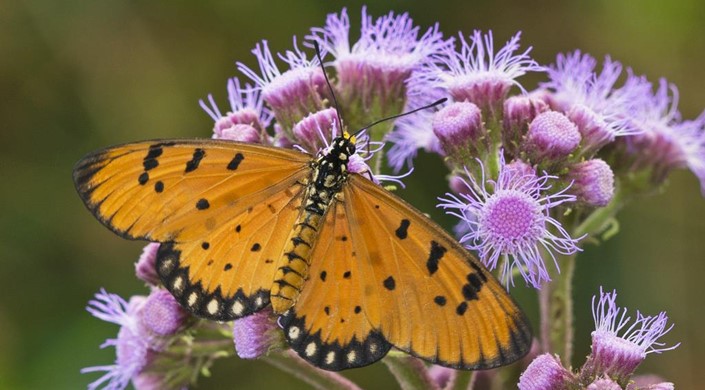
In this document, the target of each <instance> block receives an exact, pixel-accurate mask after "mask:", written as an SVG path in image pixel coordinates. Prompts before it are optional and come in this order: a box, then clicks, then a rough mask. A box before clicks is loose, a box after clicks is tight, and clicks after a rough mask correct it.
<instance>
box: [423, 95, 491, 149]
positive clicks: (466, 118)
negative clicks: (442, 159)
mask: <svg viewBox="0 0 705 390" xmlns="http://www.w3.org/2000/svg"><path fill="white" fill-rule="evenodd" d="M432 127H433V133H434V134H435V135H436V137H438V140H439V141H440V143H441V149H443V152H444V153H445V154H446V155H448V156H450V157H452V158H454V159H456V160H457V161H464V160H467V159H469V158H472V157H476V156H477V155H478V152H479V150H478V149H479V148H481V145H480V144H481V142H482V138H483V137H484V135H485V131H484V127H483V125H482V113H481V112H480V109H479V108H478V107H477V106H476V105H474V104H472V103H469V102H456V103H451V104H449V105H448V106H446V107H444V108H443V109H441V110H440V111H438V112H437V113H435V114H434V116H433V124H432Z"/></svg>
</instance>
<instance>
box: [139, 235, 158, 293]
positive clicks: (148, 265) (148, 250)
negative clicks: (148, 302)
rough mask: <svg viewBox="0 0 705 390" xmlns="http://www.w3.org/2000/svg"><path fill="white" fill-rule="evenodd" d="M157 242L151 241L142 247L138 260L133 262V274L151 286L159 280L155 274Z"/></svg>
mask: <svg viewBox="0 0 705 390" xmlns="http://www.w3.org/2000/svg"><path fill="white" fill-rule="evenodd" d="M159 245H160V244H159V243H158V242H151V243H149V244H147V245H145V247H144V248H143V249H142V254H141V255H140V258H139V260H137V262H136V263H135V274H136V275H137V278H138V279H140V280H143V281H145V282H147V283H149V284H151V285H152V286H156V285H158V284H159V283H160V282H161V281H160V279H159V275H157V251H158V250H159Z"/></svg>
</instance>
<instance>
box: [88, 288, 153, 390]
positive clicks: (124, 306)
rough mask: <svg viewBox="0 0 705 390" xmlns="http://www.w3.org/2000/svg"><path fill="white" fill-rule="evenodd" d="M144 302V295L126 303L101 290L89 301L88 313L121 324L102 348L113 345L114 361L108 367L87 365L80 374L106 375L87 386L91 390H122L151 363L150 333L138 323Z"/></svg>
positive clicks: (114, 295) (116, 296)
mask: <svg viewBox="0 0 705 390" xmlns="http://www.w3.org/2000/svg"><path fill="white" fill-rule="evenodd" d="M143 303H144V297H133V299H131V300H130V302H129V303H128V302H126V301H125V300H124V299H122V298H121V297H120V296H118V295H116V294H109V293H107V292H106V291H105V290H104V289H101V290H100V292H99V293H98V294H96V295H95V299H93V300H91V301H89V302H88V307H87V308H86V310H88V312H89V313H91V314H93V315H94V316H95V317H97V318H100V319H101V320H103V321H107V322H112V323H114V324H117V325H120V331H119V332H118V336H117V338H116V339H108V340H106V341H105V343H103V345H101V348H104V347H107V346H114V347H115V353H116V356H117V357H116V360H115V364H112V365H106V366H95V367H87V368H84V369H82V370H81V373H87V372H100V371H103V372H105V374H104V375H103V376H102V377H100V378H99V379H98V380H96V381H95V382H93V383H91V384H90V385H88V389H89V390H93V389H98V388H100V387H101V386H102V388H103V389H108V390H121V389H124V388H126V387H127V385H129V383H130V380H132V379H133V378H134V377H135V376H137V374H139V373H140V372H142V370H143V369H144V368H145V367H146V366H147V365H148V364H149V362H150V361H151V359H152V354H153V353H152V351H151V350H150V348H149V346H150V344H151V342H152V339H151V336H150V335H149V334H148V332H146V330H145V329H144V327H142V326H141V324H140V322H139V317H138V316H137V312H138V311H139V310H140V308H141V307H142V305H143Z"/></svg>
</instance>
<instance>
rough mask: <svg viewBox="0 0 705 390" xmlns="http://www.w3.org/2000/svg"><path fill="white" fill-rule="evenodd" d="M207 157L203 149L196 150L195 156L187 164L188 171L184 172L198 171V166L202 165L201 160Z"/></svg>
mask: <svg viewBox="0 0 705 390" xmlns="http://www.w3.org/2000/svg"><path fill="white" fill-rule="evenodd" d="M205 156H206V151H205V150H203V149H201V148H196V150H194V151H193V156H192V157H191V160H189V161H188V162H187V163H186V170H184V173H189V172H193V171H195V170H196V169H198V165H199V164H200V163H201V160H203V157H205Z"/></svg>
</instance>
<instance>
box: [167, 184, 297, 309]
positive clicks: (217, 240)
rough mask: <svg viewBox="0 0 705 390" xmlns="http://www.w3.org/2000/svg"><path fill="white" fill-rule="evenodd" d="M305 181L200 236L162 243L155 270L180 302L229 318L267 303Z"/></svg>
mask: <svg viewBox="0 0 705 390" xmlns="http://www.w3.org/2000/svg"><path fill="white" fill-rule="evenodd" d="M302 189H303V186H301V185H300V184H295V185H293V186H292V187H291V188H289V189H285V190H284V191H280V192H277V193H275V194H272V195H271V196H270V197H269V198H267V199H265V200H264V201H263V202H260V203H257V204H254V205H252V206H251V207H248V209H247V210H246V211H245V212H244V213H242V214H240V215H238V216H235V217H234V218H232V219H228V220H225V221H224V222H222V223H220V224H218V226H217V227H215V228H214V229H213V230H212V231H210V232H209V233H208V234H207V235H205V236H203V237H202V238H201V239H198V240H191V241H185V242H169V243H166V244H162V245H161V247H160V250H159V252H158V254H157V272H158V273H159V275H160V277H161V279H162V281H163V283H164V285H165V287H166V288H167V289H169V291H171V293H172V294H173V295H174V297H176V298H177V299H178V300H179V301H180V302H181V303H182V305H183V306H185V307H186V308H188V309H189V310H190V311H191V312H193V313H194V314H196V315H197V316H199V317H202V318H208V319H213V320H219V321H227V320H231V319H235V318H240V317H244V316H247V315H249V314H252V313H254V312H256V311H258V310H260V309H262V308H264V307H265V306H267V305H268V304H269V302H270V301H269V292H270V289H271V287H272V283H273V280H274V276H275V273H276V271H277V269H278V268H279V267H280V266H281V265H282V264H281V262H282V259H283V256H282V249H283V248H284V245H285V243H286V241H287V238H288V237H289V232H290V230H291V226H292V225H293V224H294V221H295V220H296V218H297V216H298V215H299V213H300V212H301V203H302V200H303V195H304V194H303V191H302Z"/></svg>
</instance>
